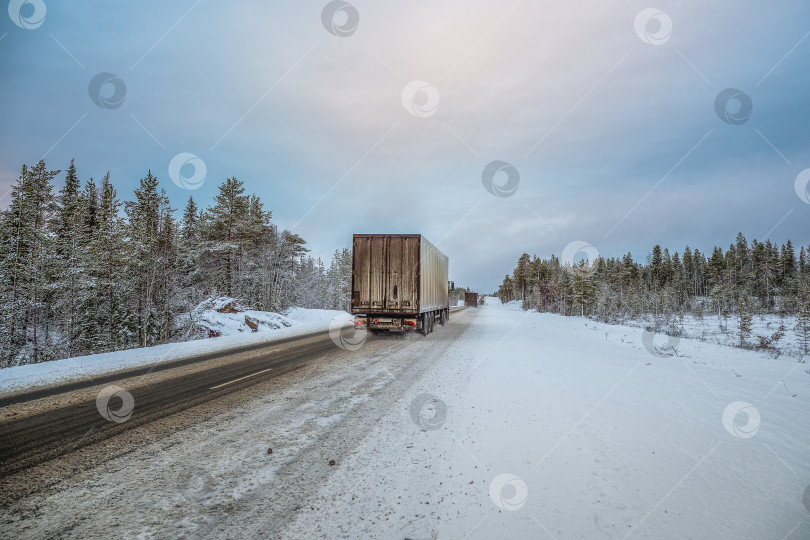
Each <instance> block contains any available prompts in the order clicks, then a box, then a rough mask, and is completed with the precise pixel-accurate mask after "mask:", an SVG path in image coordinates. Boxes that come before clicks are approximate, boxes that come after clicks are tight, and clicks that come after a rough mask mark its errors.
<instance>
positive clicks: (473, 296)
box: [464, 292, 478, 308]
mask: <svg viewBox="0 0 810 540" xmlns="http://www.w3.org/2000/svg"><path fill="white" fill-rule="evenodd" d="M464 305H465V306H467V307H474V308H477V307H478V293H475V292H468V293H464Z"/></svg>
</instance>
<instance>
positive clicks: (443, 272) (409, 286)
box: [351, 234, 450, 335]
mask: <svg viewBox="0 0 810 540" xmlns="http://www.w3.org/2000/svg"><path fill="white" fill-rule="evenodd" d="M447 274H448V260H447V256H446V255H445V254H444V253H442V252H441V251H439V250H438V249H437V248H436V246H434V245H433V244H431V243H430V242H429V241H428V240H427V238H425V237H424V236H422V235H421V234H355V235H354V239H353V242H352V303H351V313H352V315H354V325H355V328H367V329H369V330H371V331H372V332H385V331H388V332H407V331H419V332H421V333H422V334H423V335H427V334H429V333H431V332H432V331H433V326H434V324H435V323H437V322H438V323H439V324H441V325H444V324H445V323H446V322H447V320H448V319H449V317H450V304H449V297H448V291H447Z"/></svg>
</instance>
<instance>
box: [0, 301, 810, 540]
mask: <svg viewBox="0 0 810 540" xmlns="http://www.w3.org/2000/svg"><path fill="white" fill-rule="evenodd" d="M678 354H679V357H677V358H676V357H659V356H657V355H654V354H652V353H650V352H648V351H647V350H646V349H645V348H644V346H643V345H642V335H641V331H640V330H638V329H633V328H628V327H622V326H605V325H600V324H596V323H593V322H591V321H587V320H584V319H576V318H562V317H558V316H551V315H542V314H537V313H527V312H523V311H521V310H520V309H519V308H517V307H515V306H500V305H488V306H485V307H483V308H480V309H477V310H472V309H471V310H467V311H466V312H465V313H463V314H458V315H455V316H454V317H453V318H451V321H450V322H449V323H448V325H447V326H446V327H444V328H439V327H437V330H436V331H435V333H433V334H432V335H430V336H428V337H427V338H423V337H421V336H416V335H413V336H408V337H407V338H392V337H381V338H374V337H371V338H369V339H368V340H367V341H366V343H365V344H363V346H362V347H360V349H359V350H357V351H355V352H350V351H343V350H339V349H337V348H335V350H334V352H333V353H331V354H328V355H324V356H323V357H322V358H321V359H320V360H319V361H318V362H313V363H310V364H307V365H306V366H305V367H303V368H301V369H298V370H296V371H294V372H291V373H288V374H286V375H284V376H281V377H275V378H273V379H270V380H267V381H263V382H261V383H259V384H256V385H253V386H251V387H249V388H245V389H243V390H242V391H240V392H235V393H232V394H229V395H227V396H223V397H221V398H220V399H217V400H215V401H212V402H210V403H202V404H200V405H199V406H196V407H193V408H191V409H188V410H186V411H182V412H179V413H177V414H174V415H172V416H170V417H167V418H164V419H161V420H157V421H155V422H152V423H151V424H149V425H144V426H139V427H136V428H134V429H131V430H128V431H127V432H126V435H122V436H120V437H116V438H113V439H110V440H109V441H108V442H107V443H106V444H98V445H94V446H93V447H88V449H86V450H83V451H82V452H77V453H75V454H73V455H70V456H64V457H62V458H59V459H55V460H54V461H52V462H51V463H50V464H48V465H47V466H41V467H36V468H33V469H32V470H31V474H32V475H36V476H37V482H38V483H39V484H41V485H47V486H48V487H47V489H41V490H39V491H37V492H35V493H32V494H30V495H28V496H25V497H22V498H20V499H19V500H17V501H12V502H9V501H6V503H5V504H4V506H3V508H2V513H3V516H2V524H1V525H0V532H2V535H3V536H6V537H32V538H33V537H42V536H50V535H62V536H65V537H101V536H103V537H117V536H134V535H142V536H144V537H157V538H174V537H177V536H225V537H232V538H236V537H260V536H261V537H272V538H276V537H282V538H309V537H319V538H320V537H322V538H339V537H342V538H365V537H372V538H413V539H422V538H464V537H467V538H503V537H518V538H525V537H531V538H556V539H559V540H562V539H566V538H588V539H590V538H617V539H622V538H662V539H670V538H671V539H683V538H696V539H697V538H701V539H702V538H706V539H717V538H729V539H752V540H753V539H757V540H758V539H768V538H775V539H783V538H785V539H791V540H797V539H806V538H810V508H806V507H805V504H804V503H803V500H802V497H803V493H805V490H806V489H807V488H808V486H809V485H810V458H808V456H810V373H808V372H807V370H810V365H807V364H797V363H796V362H795V360H790V359H785V358H780V359H778V360H774V359H772V358H770V357H766V356H764V355H761V354H758V353H754V352H748V351H741V350H738V349H730V348H727V347H722V346H719V345H714V344H707V343H700V342H693V341H688V340H682V341H681V342H680V344H679V347H678ZM425 394H428V396H426V395H425ZM736 402H744V403H745V404H748V405H747V406H746V405H744V404H740V405H735V403H736ZM420 405H423V407H421V408H420ZM738 410H741V411H742V412H741V413H740V414H737V415H736V416H735V412H737V411H738ZM420 411H421V414H420ZM746 413H749V414H748V415H746ZM434 414H435V416H434ZM724 420H725V422H724ZM268 449H272V453H269V450H268ZM806 504H807V506H810V501H808V502H807V503H806Z"/></svg>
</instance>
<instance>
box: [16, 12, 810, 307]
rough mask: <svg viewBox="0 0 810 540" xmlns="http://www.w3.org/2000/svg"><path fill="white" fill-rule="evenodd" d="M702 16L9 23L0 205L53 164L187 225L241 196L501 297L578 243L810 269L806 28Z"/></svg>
mask: <svg viewBox="0 0 810 540" xmlns="http://www.w3.org/2000/svg"><path fill="white" fill-rule="evenodd" d="M706 4H707V3H705V2H695V1H691V0H685V1H661V2H656V3H655V4H649V3H647V2H639V1H637V0H616V1H613V2H608V1H605V0H599V1H583V2H575V3H574V2H563V1H562V0H555V1H537V0H523V1H517V2H514V3H513V2H511V1H509V2H496V1H482V0H453V1H451V0H445V1H442V2H436V1H435V0H433V1H427V0H416V1H409V2H383V1H379V0H377V1H370V0H352V1H351V3H350V4H347V3H345V2H341V3H327V2H326V1H323V0H319V1H312V0H307V1H300V0H296V1H292V0H290V1H284V2H282V1H275V2H258V1H255V2H249V1H241V2H222V1H215V0H177V1H171V2H165V1H162V2H158V1H151V0H150V1H146V0H142V1H139V2H129V3H124V2H109V1H101V0H96V1H82V2H66V1H56V0H28V1H25V0H12V1H11V2H10V3H9V10H8V11H9V15H8V16H7V17H6V16H3V17H2V22H0V36H2V38H0V62H1V65H2V74H3V76H2V78H0V95H2V100H0V115H2V126H3V128H2V130H1V131H0V191H2V193H6V191H7V189H8V186H9V185H10V184H11V183H12V182H13V181H14V180H15V179H16V178H17V176H18V175H19V169H20V167H21V166H22V164H23V163H28V164H33V163H35V162H36V161H37V160H39V159H40V158H41V157H42V156H45V159H46V161H47V162H48V164H49V165H50V166H51V167H52V168H55V169H56V168H58V169H65V168H66V166H67V165H68V163H69V162H70V159H71V158H74V157H75V158H76V164H77V167H78V170H79V173H80V175H81V176H82V178H85V179H86V178H87V177H90V176H93V177H96V178H99V177H101V175H103V174H104V172H105V171H106V170H107V169H109V170H110V171H111V173H112V179H113V181H114V183H115V184H116V186H117V187H118V190H119V194H120V196H121V198H122V199H128V198H130V197H131V196H132V195H131V193H132V189H133V188H134V187H135V186H136V185H137V182H138V179H139V178H141V177H142V176H144V175H145V174H146V171H147V170H148V169H151V170H152V172H153V173H154V174H155V175H156V176H157V177H158V178H159V180H161V183H162V185H163V187H164V188H165V189H166V191H167V192H168V194H169V196H170V198H171V200H172V203H173V205H174V206H175V207H176V208H178V209H182V207H183V205H184V204H185V201H186V199H187V198H188V196H189V194H193V195H194V197H195V199H197V200H198V201H200V202H201V203H203V204H207V203H208V202H209V201H210V200H211V197H212V195H213V194H214V193H215V191H216V187H217V185H218V184H219V183H220V182H221V181H222V180H223V179H224V178H226V177H229V176H236V177H237V178H239V179H240V180H243V181H244V182H245V186H246V188H247V191H248V192H255V193H257V194H258V195H259V196H261V197H262V199H263V200H264V201H265V204H266V207H267V208H268V209H271V210H272V211H273V216H274V221H275V223H276V224H277V225H278V226H279V227H280V228H290V229H293V230H294V231H295V232H297V233H299V234H300V235H301V236H303V237H304V238H305V239H306V240H307V241H308V245H309V247H310V248H311V249H312V251H313V254H315V255H317V256H322V257H324V258H327V259H328V257H329V255H330V253H331V252H332V251H333V250H334V249H336V248H342V247H346V246H349V245H350V241H351V235H352V233H355V232H403V233H404V232H417V233H422V234H424V235H425V236H426V237H427V238H429V239H430V240H432V241H433V242H434V243H435V244H437V245H438V246H439V247H440V248H441V249H442V250H443V251H444V252H445V253H447V255H448V256H449V257H450V260H451V278H452V279H454V280H455V281H456V283H457V284H464V285H469V286H471V287H473V288H475V289H478V290H482V291H488V292H489V291H493V290H494V289H496V288H497V286H498V284H499V283H500V281H501V280H502V279H503V276H504V275H505V274H506V273H509V272H511V270H512V269H513V267H514V263H515V261H516V259H517V257H518V256H519V255H520V254H521V253H523V252H528V253H530V254H537V255H539V256H542V257H547V256H549V255H550V254H552V253H555V254H557V255H558V256H559V255H560V254H561V253H562V252H563V250H564V249H565V247H566V246H568V245H569V244H570V243H571V242H575V241H581V242H586V243H588V244H590V245H592V246H593V248H594V249H595V250H597V251H598V252H599V253H601V254H602V255H604V256H619V255H621V254H623V253H625V252H627V251H632V252H633V254H634V255H635V256H636V257H637V258H639V259H643V258H645V257H646V256H647V254H648V253H649V251H650V248H651V246H652V245H653V244H654V243H661V244H663V245H666V246H670V247H671V248H673V249H677V250H679V251H680V250H682V248H683V246H684V245H685V244H689V245H690V246H692V247H697V248H699V249H701V250H708V249H710V248H711V247H712V246H713V245H716V244H719V245H723V246H727V245H728V244H729V243H730V242H732V241H733V240H734V237H735V235H736V233H737V231H738V230H741V231H743V233H744V234H745V235H746V236H747V237H748V239H749V241H750V240H751V239H753V238H757V239H764V238H765V237H766V236H769V237H770V238H771V239H772V240H775V241H777V242H783V241H785V240H786V239H787V238H790V239H792V240H793V241H794V242H795V243H797V244H803V245H807V244H809V243H810V204H808V203H807V202H805V201H806V200H808V194H807V191H806V187H805V184H806V182H805V181H804V179H805V177H804V176H802V175H801V173H802V172H803V171H805V170H806V169H808V168H810V144H808V143H810V127H809V126H810V37H808V36H809V34H810V4H808V2H807V1H806V0H794V1H790V0H782V1H780V2H778V3H768V2H762V1H758V2H754V1H730V0H724V1H717V2H711V3H709V5H706ZM652 8H655V9H652ZM104 73H108V74H111V75H102V76H99V74H104ZM113 77H114V78H113ZM420 81H421V82H420ZM729 88H731V89H736V90H737V91H736V92H734V91H730V92H726V93H723V92H724V91H725V90H726V89H729ZM718 96H720V97H719V99H718ZM728 96H734V97H728ZM181 153H187V154H193V155H194V156H197V157H198V158H199V159H198V160H195V159H193V158H192V157H191V156H185V158H180V159H179V161H176V165H177V169H179V170H180V173H179V174H175V177H176V180H177V182H176V183H173V182H172V179H171V178H170V173H169V164H170V162H171V161H172V159H173V158H174V157H175V156H177V155H178V154H181ZM189 159H190V160H191V161H190V162H188V163H186V165H185V166H184V167H180V165H182V164H183V163H184V162H187V161H189ZM493 161H502V162H504V163H507V164H509V165H511V167H513V169H512V168H510V167H506V169H503V170H502V172H500V173H498V174H497V175H495V177H494V185H495V187H494V188H492V191H493V192H494V193H495V194H493V193H490V191H488V190H487V189H485V186H484V185H483V184H484V183H483V182H482V173H483V171H484V170H485V168H486V167H487V165H488V164H489V163H491V162H493ZM202 163H204V165H205V180H204V181H202V182H201V176H200V175H195V173H196V172H199V171H201V170H202V167H201V164H202ZM195 164H196V165H197V167H198V168H197V169H196V170H195V167H194V165H195ZM507 172H509V173H511V174H512V179H511V181H512V183H511V184H510V183H508V182H507ZM515 174H517V175H519V183H518V184H517V189H516V190H515V191H514V193H511V194H510V188H512V187H514V185H515V184H514V181H516V180H517V179H518V176H515ZM61 178H62V177H61V176H60V182H61ZM183 178H185V180H186V181H185V184H186V186H187V187H194V188H196V189H194V190H189V189H187V188H184V187H183V185H182V184H183ZM797 179H798V180H797ZM499 190H500V191H499ZM498 194H500V195H501V196H498ZM504 195H507V196H504ZM803 198H804V200H803ZM7 203H8V200H7V197H6V198H5V200H3V201H2V205H3V206H5V205H6V204H7ZM178 213H179V212H178Z"/></svg>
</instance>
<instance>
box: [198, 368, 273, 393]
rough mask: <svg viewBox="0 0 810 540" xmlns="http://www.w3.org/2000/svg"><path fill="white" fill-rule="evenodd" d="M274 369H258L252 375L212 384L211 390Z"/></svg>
mask: <svg viewBox="0 0 810 540" xmlns="http://www.w3.org/2000/svg"><path fill="white" fill-rule="evenodd" d="M272 369H273V368H267V369H263V370H261V371H257V372H256V373H251V374H250V375H245V376H244V377H239V378H238V379H234V380H232V381H228V382H226V383H222V384H218V385H216V386H212V387H211V388H209V390H216V389H217V388H222V387H223V386H228V385H229V384H233V383H235V382H239V381H243V380H245V379H249V378H250V377H254V376H256V375H259V374H261V373H265V372H267V371H271V370H272Z"/></svg>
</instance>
